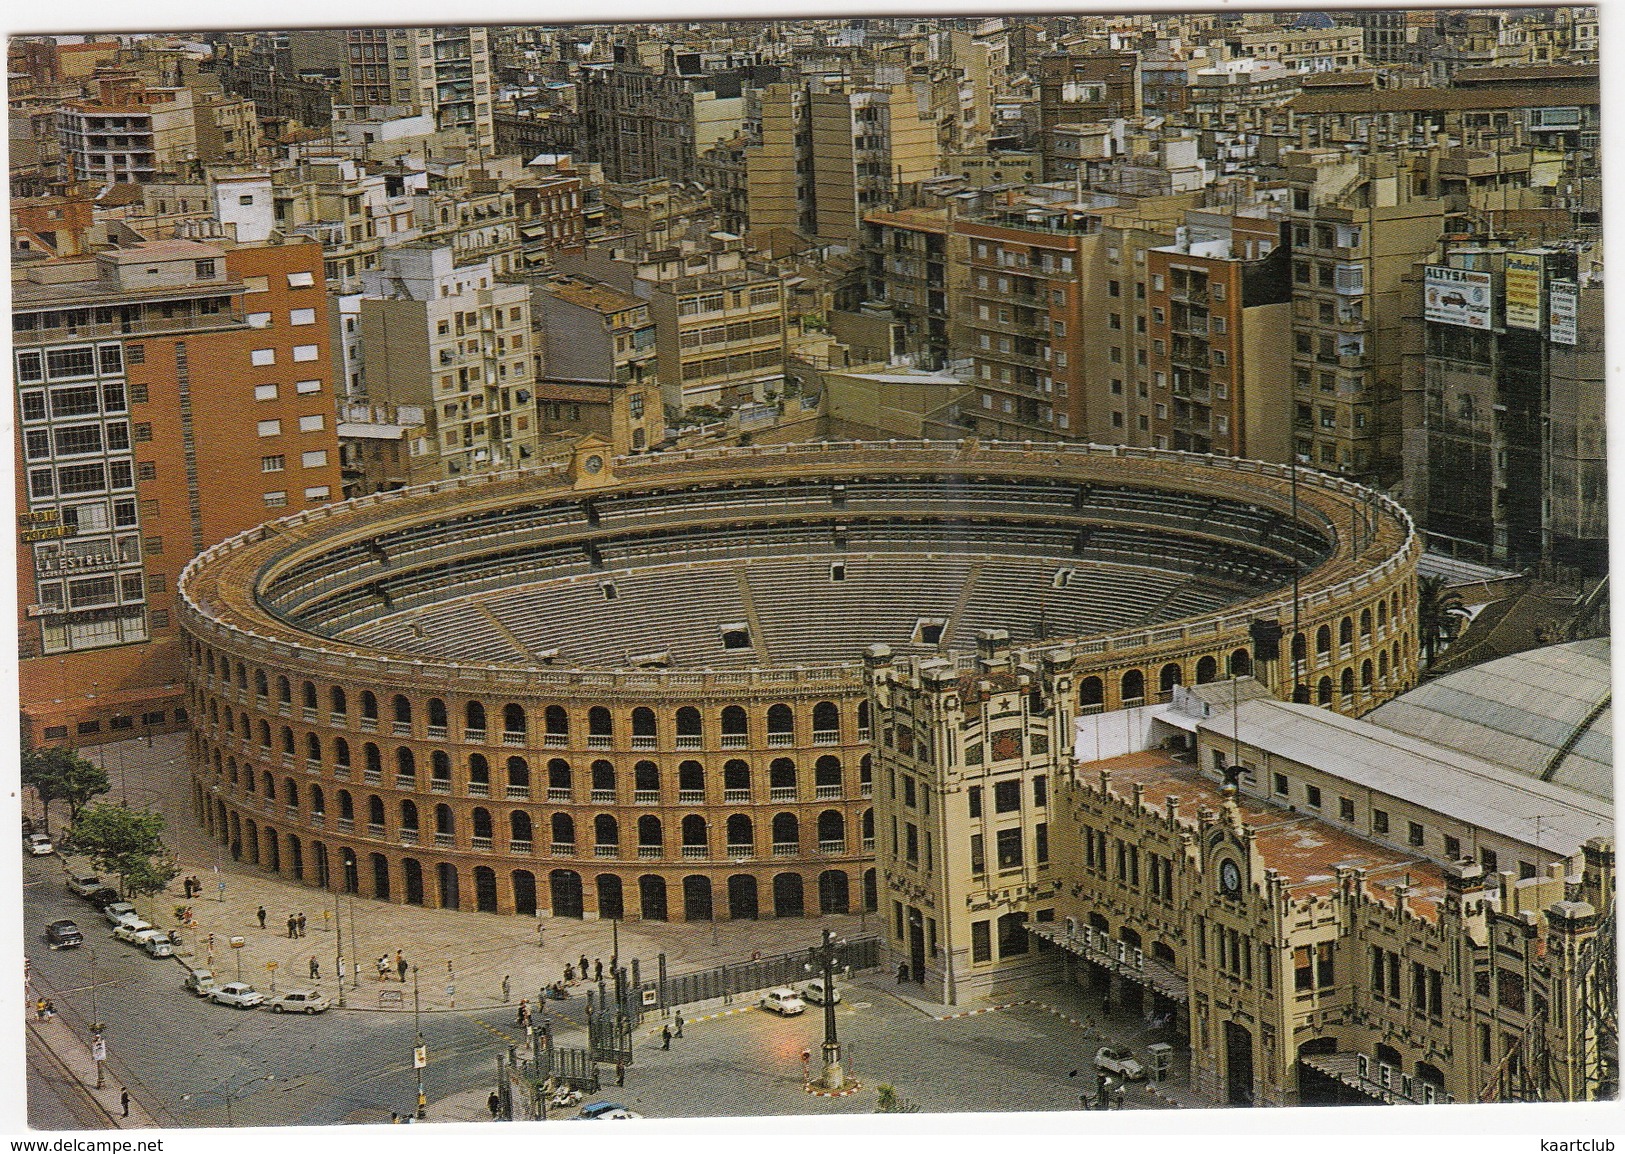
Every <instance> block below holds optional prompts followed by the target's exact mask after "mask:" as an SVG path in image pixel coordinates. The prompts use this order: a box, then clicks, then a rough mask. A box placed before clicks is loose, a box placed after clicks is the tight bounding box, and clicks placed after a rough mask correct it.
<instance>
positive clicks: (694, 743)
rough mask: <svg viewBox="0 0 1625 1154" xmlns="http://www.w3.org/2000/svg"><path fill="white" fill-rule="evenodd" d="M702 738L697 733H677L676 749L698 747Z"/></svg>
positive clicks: (702, 740)
mask: <svg viewBox="0 0 1625 1154" xmlns="http://www.w3.org/2000/svg"><path fill="white" fill-rule="evenodd" d="M704 740H705V739H704V738H703V737H702V736H700V735H699V734H697V733H679V734H678V735H677V748H678V749H699V748H700V745H701V743H702V742H704Z"/></svg>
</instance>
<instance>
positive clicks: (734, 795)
mask: <svg viewBox="0 0 1625 1154" xmlns="http://www.w3.org/2000/svg"><path fill="white" fill-rule="evenodd" d="M722 800H723V801H724V802H726V803H727V804H730V805H736V804H740V803H746V804H748V803H749V802H750V790H748V789H725V790H723V791H722Z"/></svg>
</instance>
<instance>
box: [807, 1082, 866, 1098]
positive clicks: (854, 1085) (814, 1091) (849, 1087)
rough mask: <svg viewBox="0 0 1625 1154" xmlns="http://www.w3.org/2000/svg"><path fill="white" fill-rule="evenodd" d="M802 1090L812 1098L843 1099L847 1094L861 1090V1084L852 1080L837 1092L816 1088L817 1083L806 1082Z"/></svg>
mask: <svg viewBox="0 0 1625 1154" xmlns="http://www.w3.org/2000/svg"><path fill="white" fill-rule="evenodd" d="M802 1089H803V1090H805V1091H806V1092H807V1093H809V1094H811V1095H812V1096H813V1097H814V1098H845V1097H846V1096H847V1095H848V1094H856V1093H857V1092H858V1091H859V1090H861V1089H863V1083H862V1082H859V1081H856V1080H854V1081H851V1082H848V1083H847V1084H846V1085H845V1086H842V1087H841V1088H840V1089H839V1090H824V1089H820V1088H818V1086H817V1083H815V1082H808V1083H807V1084H806V1085H805V1086H803V1087H802Z"/></svg>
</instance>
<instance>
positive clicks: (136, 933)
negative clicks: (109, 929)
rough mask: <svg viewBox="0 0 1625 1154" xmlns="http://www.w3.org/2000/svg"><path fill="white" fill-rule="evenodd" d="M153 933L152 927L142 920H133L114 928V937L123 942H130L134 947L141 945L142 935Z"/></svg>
mask: <svg viewBox="0 0 1625 1154" xmlns="http://www.w3.org/2000/svg"><path fill="white" fill-rule="evenodd" d="M151 932H153V929H152V925H151V924H150V923H148V922H144V921H142V920H141V919H140V918H131V919H130V920H129V921H124V922H120V923H119V924H118V925H116V926H114V927H113V936H114V937H115V938H117V939H118V940H119V941H121V942H129V943H130V944H131V945H134V946H139V945H140V944H141V942H142V936H141V935H143V934H146V933H151Z"/></svg>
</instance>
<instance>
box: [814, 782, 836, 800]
mask: <svg viewBox="0 0 1625 1154" xmlns="http://www.w3.org/2000/svg"><path fill="white" fill-rule="evenodd" d="M840 796H841V787H840V785H839V784H836V785H820V786H817V787H816V788H814V790H813V797H815V798H817V799H818V800H819V801H834V800H835V799H837V798H839V797H840Z"/></svg>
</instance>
